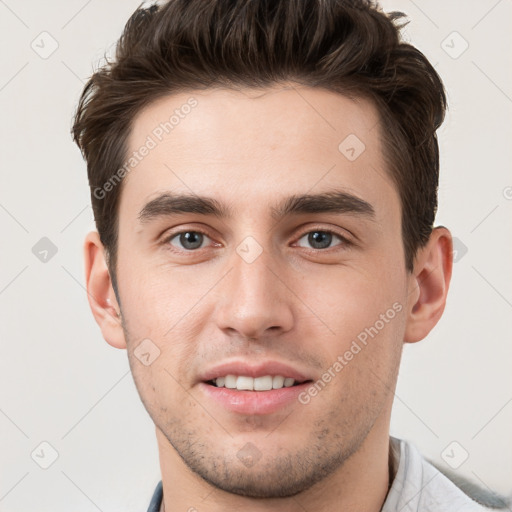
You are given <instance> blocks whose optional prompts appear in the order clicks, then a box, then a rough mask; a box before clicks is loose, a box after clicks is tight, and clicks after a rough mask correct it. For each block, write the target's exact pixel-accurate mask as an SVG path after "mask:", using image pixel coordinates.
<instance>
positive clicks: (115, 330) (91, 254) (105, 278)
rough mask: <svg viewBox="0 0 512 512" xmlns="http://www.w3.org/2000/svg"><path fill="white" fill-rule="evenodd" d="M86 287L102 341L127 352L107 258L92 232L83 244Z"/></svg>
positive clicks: (95, 233) (98, 239)
mask: <svg viewBox="0 0 512 512" xmlns="http://www.w3.org/2000/svg"><path fill="white" fill-rule="evenodd" d="M84 261H85V284H86V288H87V297H88V300H89V306H90V307H91V311H92V314H93V315H94V318H95V320H96V322H97V324H98V325H99V326H100V329H101V332H102V334H103V338H104V339H105V341H106V342H107V343H108V344H109V345H112V346H113V347H116V348H126V341H125V338H124V332H123V327H122V324H121V309H120V307H119V304H118V302H117V298H116V296H115V293H114V289H113V287H112V281H111V279H110V273H109V271H108V267H107V263H106V254H105V249H104V247H103V244H102V243H101V241H100V237H99V234H98V232H97V231H91V232H90V233H88V234H87V236H86V237H85V242H84Z"/></svg>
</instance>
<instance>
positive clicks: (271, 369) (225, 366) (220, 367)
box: [199, 361, 310, 382]
mask: <svg viewBox="0 0 512 512" xmlns="http://www.w3.org/2000/svg"><path fill="white" fill-rule="evenodd" d="M226 375H244V376H248V377H253V378H256V377H264V376H265V375H272V376H273V375H281V376H283V377H285V378H286V377H291V378H292V379H295V380H296V381H298V382H304V381H306V380H310V377H308V376H307V375H305V374H304V373H302V372H300V371H299V370H297V369H295V368H293V367H291V366H289V365H287V364H285V363H281V362H279V361H265V362H259V363H257V364H256V363H254V362H253V363H248V362H245V361H226V362H224V363H220V364H217V365H215V366H212V367H211V368H209V369H207V370H205V371H204V372H203V373H202V374H201V375H200V376H199V380H201V381H202V382H206V381H209V380H213V379H216V378H217V377H225V376H226Z"/></svg>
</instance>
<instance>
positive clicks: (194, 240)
mask: <svg viewBox="0 0 512 512" xmlns="http://www.w3.org/2000/svg"><path fill="white" fill-rule="evenodd" d="M205 238H208V239H209V238H210V237H208V236H206V235H205V234H204V233H201V232H200V231H182V232H181V233H177V234H176V235H174V236H172V237H170V238H169V240H168V242H169V243H170V244H171V245H172V246H174V247H178V249H186V250H187V251H192V250H194V249H200V248H201V246H202V245H203V242H204V240H205ZM174 239H177V240H178V241H179V243H180V244H181V247H179V246H176V245H175V244H174V243H173V240H174Z"/></svg>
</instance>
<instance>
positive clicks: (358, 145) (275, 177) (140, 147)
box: [121, 85, 399, 214]
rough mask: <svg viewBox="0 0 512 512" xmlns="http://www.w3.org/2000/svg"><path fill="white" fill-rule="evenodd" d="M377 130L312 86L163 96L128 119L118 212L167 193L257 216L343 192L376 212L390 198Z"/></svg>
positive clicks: (393, 196) (358, 111)
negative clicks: (127, 161) (295, 199)
mask: <svg viewBox="0 0 512 512" xmlns="http://www.w3.org/2000/svg"><path fill="white" fill-rule="evenodd" d="M380 130H381V128H380V125H379V115H378V112H377V110H376V108H375V107H374V105H373V104H372V103H371V102H369V101H368V100H364V99H356V100H352V99H349V98H347V97H345V96H342V95H340V94H336V93H333V92H329V91H326V90H323V89H317V88H314V89H313V88H309V87H300V86H286V85H284V86H279V87H273V88H267V89H259V90H257V89H243V90H240V91H234V90H227V89H209V90H206V91H204V90H203V91H194V90H191V91H190V92H185V93H179V94H173V95H169V96H166V97H163V98H160V99H158V100H156V101H154V102H153V103H151V104H149V105H148V106H147V107H146V108H144V109H143V110H142V111H141V112H139V113H138V115H137V116H136V117H135V118H134V120H133V123H132V129H131V133H130V136H129V138H128V155H127V157H128V158H129V157H130V156H132V155H137V156H136V159H135V160H133V161H132V163H133V164H134V165H132V166H130V167H127V169H128V171H129V172H128V173H127V174H126V177H125V182H124V185H123V193H122V195H121V210H125V209H126V208H128V209H129V210H133V212H132V213H136V212H138V211H140V209H141V208H142V207H143V206H144V204H145V203H146V202H147V201H148V200H150V199H151V198H152V197H155V196H157V195H159V194H161V193H162V192H166V191H172V192H175V193H187V194H197V195H203V196H209V197H216V198H218V199H219V200H220V201H221V202H225V203H226V204H228V205H229V206H230V209H231V210H232V211H236V212H238V211H242V210H244V211H247V209H250V210H251V211H252V212H253V213H254V214H260V213H263V212H262V209H263V208H264V204H269V203H272V204H274V203H275V202H276V200H278V199H280V198H283V197H286V196H289V195H292V194H303V193H305V192H309V193H321V192H322V191H324V190H330V189H343V190H345V191H347V192H350V193H352V194H354V195H356V196H358V197H361V198H363V199H365V200H366V201H368V202H370V203H372V204H373V205H374V206H375V209H376V210H377V211H378V210H382V212H381V213H383V214H384V213H386V208H387V210H390V209H394V210H396V209H397V208H399V200H398V195H397V192H396V190H395V188H394V185H393V183H392V180H391V179H390V177H389V176H388V175H387V173H386V171H385V167H384V161H383V156H382V145H381V141H380ZM145 148H146V149H145ZM132 158H135V157H132ZM386 203H388V204H386ZM388 213H389V212H388Z"/></svg>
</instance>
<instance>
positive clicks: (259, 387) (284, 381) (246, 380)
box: [214, 375, 295, 391]
mask: <svg viewBox="0 0 512 512" xmlns="http://www.w3.org/2000/svg"><path fill="white" fill-rule="evenodd" d="M214 382H215V385H216V386H217V387H218V388H222V387H226V388H228V389H238V390H240V391H243V390H249V391H270V390H271V389H281V388H283V387H285V388H289V387H291V386H293V385H294V384H295V379H292V378H291V377H286V378H285V377H283V376H282V375H274V376H272V375H265V376H264V377H256V378H253V377H248V376H246V375H239V376H237V375H226V376H225V377H217V378H216V379H214Z"/></svg>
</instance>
